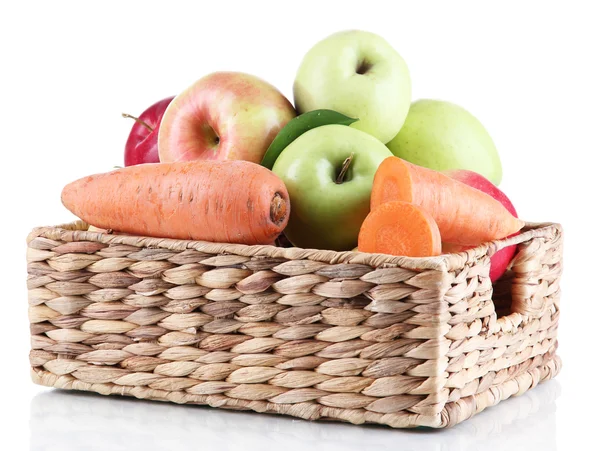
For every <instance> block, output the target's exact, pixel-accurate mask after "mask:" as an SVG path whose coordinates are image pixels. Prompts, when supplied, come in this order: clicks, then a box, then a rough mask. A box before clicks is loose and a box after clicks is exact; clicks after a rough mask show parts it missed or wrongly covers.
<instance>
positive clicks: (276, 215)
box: [271, 193, 288, 225]
mask: <svg viewBox="0 0 600 451" xmlns="http://www.w3.org/2000/svg"><path fill="white" fill-rule="evenodd" d="M287 211H288V205H287V202H286V200H285V199H284V198H283V197H282V196H281V194H279V193H275V195H274V196H273V199H272V200H271V221H273V224H276V225H279V224H281V223H282V222H283V221H284V220H285V219H286V218H287Z"/></svg>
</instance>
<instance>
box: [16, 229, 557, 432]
mask: <svg viewBox="0 0 600 451" xmlns="http://www.w3.org/2000/svg"><path fill="white" fill-rule="evenodd" d="M87 228H88V227H87V225H86V224H85V223H83V222H76V223H71V224H66V225H61V226H57V227H40V228H36V229H34V230H33V231H32V232H31V234H30V235H29V237H28V250H27V261H28V265H27V270H28V274H29V276H28V279H27V284H28V289H29V320H30V323H31V347H32V350H31V353H30V361H31V367H32V371H31V374H32V378H33V381H34V382H36V383H38V384H41V385H45V386H49V387H56V388H61V389H72V390H85V391H92V392H97V393H100V394H103V395H109V394H118V395H128V396H135V397H137V398H144V399H153V400H161V401H171V402H175V403H186V404H204V405H210V406H212V407H220V408H225V409H237V410H253V411H256V412H267V413H277V414H285V415H292V416H295V417H299V418H304V419H307V420H317V419H328V420H339V421H346V422H350V423H354V424H361V423H378V424H384V425H388V426H391V427H395V428H405V427H417V426H427V427H433V428H442V427H449V426H453V425H455V424H457V423H459V422H461V421H463V420H466V419H468V418H470V417H471V416H473V415H474V414H476V413H478V412H480V411H482V410H483V409H485V408H486V407H490V406H493V405H495V404H497V403H498V402H500V401H501V400H504V399H506V398H508V397H510V396H514V395H520V394H522V393H524V392H525V391H527V390H529V389H531V388H533V387H535V386H536V385H537V384H538V383H539V382H541V381H544V380H547V379H550V378H552V377H553V376H555V375H556V374H557V373H558V371H559V370H560V367H561V362H560V359H559V357H558V356H557V355H556V353H555V352H556V347H557V341H556V333H557V326H558V317H559V296H560V288H559V279H560V274H561V263H562V231H561V227H560V225H558V224H551V223H544V224H532V223H530V224H527V226H526V227H525V228H524V229H523V231H522V233H521V234H520V235H518V236H515V237H512V238H508V239H504V240H498V241H494V242H490V243H485V244H483V245H481V246H479V247H477V248H475V249H472V250H469V251H466V252H461V253H456V254H447V255H442V256H439V257H430V258H406V257H393V256H389V255H379V254H366V253H360V252H333V251H320V250H305V249H298V248H280V247H274V246H244V245H235V244H216V243H206V242H198V241H183V240H171V239H160V238H148V237H136V236H125V235H114V234H106V233H98V232H89V231H87ZM512 244H516V245H517V253H516V255H515V258H514V259H513V262H512V264H511V267H510V269H509V270H508V271H507V273H506V274H505V275H504V277H503V278H502V279H501V280H500V281H498V282H497V283H496V284H495V286H492V283H491V282H490V278H489V265H490V256H491V255H493V253H494V252H496V251H497V250H499V249H501V248H503V247H505V246H508V245H512ZM494 291H495V293H494Z"/></svg>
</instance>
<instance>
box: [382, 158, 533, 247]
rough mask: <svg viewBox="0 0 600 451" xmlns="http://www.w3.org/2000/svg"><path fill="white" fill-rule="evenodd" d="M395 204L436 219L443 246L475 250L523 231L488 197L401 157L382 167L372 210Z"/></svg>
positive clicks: (518, 224)
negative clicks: (418, 209)
mask: <svg viewBox="0 0 600 451" xmlns="http://www.w3.org/2000/svg"><path fill="white" fill-rule="evenodd" d="M393 200H402V201H405V202H411V203H413V204H415V205H418V206H420V207H422V208H423V209H424V210H426V211H427V212H428V213H429V214H430V215H431V216H433V219H435V222H436V223H437V225H438V227H439V229H440V233H441V235H442V240H443V241H444V242H449V243H455V244H463V245H467V246H469V245H471V246H476V245H479V244H481V243H482V242H485V241H490V240H495V239H500V238H504V237H506V236H508V235H510V234H512V233H515V232H516V231H518V230H520V229H521V228H522V227H523V221H521V220H519V219H517V218H515V217H514V216H513V215H511V214H510V213H509V212H508V211H507V210H506V208H504V206H503V205H502V204H501V203H500V202H498V201H497V200H496V199H494V198H493V197H491V196H489V195H488V194H486V193H483V192H481V191H479V190H477V189H475V188H471V187H470V186H468V185H466V184H464V183H461V182H458V181H456V180H453V179H451V178H450V177H448V176H446V175H444V174H442V173H441V172H438V171H433V170H431V169H427V168H423V167H421V166H416V165H414V164H411V163H409V162H407V161H404V160H402V159H401V158H398V157H388V158H386V159H385V160H384V161H383V162H382V163H381V164H380V165H379V168H378V169H377V172H376V173H375V179H374V181H373V191H372V193H371V209H375V208H377V207H378V206H379V205H381V204H383V203H385V202H389V201H393Z"/></svg>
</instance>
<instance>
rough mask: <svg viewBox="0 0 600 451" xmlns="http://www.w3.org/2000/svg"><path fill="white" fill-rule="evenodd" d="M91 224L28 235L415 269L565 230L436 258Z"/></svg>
mask: <svg viewBox="0 0 600 451" xmlns="http://www.w3.org/2000/svg"><path fill="white" fill-rule="evenodd" d="M88 227H89V224H87V223H86V222H84V221H82V220H76V221H73V222H69V223H65V224H59V225H55V226H43V227H35V228H34V229H33V230H32V231H31V233H29V235H28V236H27V243H29V242H30V241H32V240H33V239H35V238H37V237H39V236H42V237H45V238H48V239H52V240H61V241H94V242H100V243H103V244H124V245H131V246H136V247H150V248H162V249H169V250H176V251H184V250H186V249H190V250H196V251H199V252H206V253H210V254H235V255H241V256H246V257H266V258H282V259H286V260H312V261H317V262H321V263H328V264H338V263H351V264H363V265H368V266H371V267H395V266H400V267H403V268H406V269H414V270H438V271H451V270H456V269H459V268H462V267H464V265H465V264H466V263H468V262H475V261H477V260H480V259H482V258H483V257H485V256H492V255H493V254H494V253H496V252H497V251H499V250H500V249H503V248H504V247H507V246H511V245H514V244H519V243H522V242H524V241H527V240H530V239H532V238H540V237H555V236H557V235H560V234H561V233H562V226H561V225H560V224H559V223H554V222H540V223H536V222H526V223H525V227H524V228H523V229H522V231H521V233H519V234H518V235H515V236H512V237H508V238H503V239H500V240H494V241H489V242H485V243H482V244H480V245H479V246H477V247H474V248H472V249H469V250H466V251H462V252H456V253H452V254H442V255H439V256H436V257H401V256H393V255H388V254H371V253H365V252H355V251H343V252H338V251H332V250H323V249H303V248H298V247H290V248H283V247H276V246H272V245H246V244H232V243H212V242H207V241H195V240H177V239H172V238H160V237H149V236H137V235H117V234H109V233H103V232H90V231H88V230H87V229H88Z"/></svg>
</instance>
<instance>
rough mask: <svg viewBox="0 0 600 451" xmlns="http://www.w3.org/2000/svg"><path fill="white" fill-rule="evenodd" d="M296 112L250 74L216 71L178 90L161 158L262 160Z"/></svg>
mask: <svg viewBox="0 0 600 451" xmlns="http://www.w3.org/2000/svg"><path fill="white" fill-rule="evenodd" d="M294 116H296V111H295V110H294V108H293V107H292V105H291V103H290V102H289V101H288V100H287V99H286V98H285V97H284V96H283V94H281V93H280V92H279V91H278V90H277V89H276V88H275V87H273V86H272V85H270V84H269V83H267V82H266V81H263V80H261V79H260V78H257V77H255V76H253V75H248V74H244V73H240V72H215V73H212V74H209V75H207V76H205V77H203V78H201V79H200V80H198V81H196V82H195V83H194V84H193V85H192V86H190V87H189V88H188V89H186V90H185V91H183V92H182V93H181V94H179V95H178V96H177V97H175V99H174V100H173V102H171V105H169V108H167V111H166V112H165V115H164V117H163V121H162V123H161V126H160V130H159V133H158V152H159V156H160V161H162V162H172V161H189V160H247V161H252V162H254V163H260V162H261V160H262V157H263V155H264V154H265V152H266V151H267V148H268V147H269V145H270V144H271V142H272V141H273V139H274V138H275V136H276V135H277V133H279V131H280V130H281V129H282V128H283V126H284V125H285V124H286V123H287V122H288V121H289V120H290V119H292V118H293V117H294Z"/></svg>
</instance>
